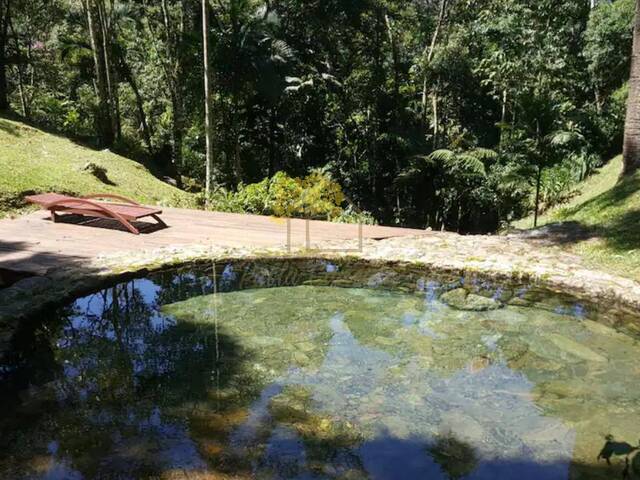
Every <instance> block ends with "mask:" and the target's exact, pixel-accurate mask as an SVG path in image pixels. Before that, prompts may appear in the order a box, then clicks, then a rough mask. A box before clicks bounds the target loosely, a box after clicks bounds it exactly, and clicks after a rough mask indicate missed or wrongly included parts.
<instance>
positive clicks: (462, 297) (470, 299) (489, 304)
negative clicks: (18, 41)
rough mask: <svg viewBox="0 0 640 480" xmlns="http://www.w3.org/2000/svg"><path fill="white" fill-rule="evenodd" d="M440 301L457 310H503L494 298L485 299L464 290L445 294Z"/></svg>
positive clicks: (457, 289) (460, 289) (458, 289)
mask: <svg viewBox="0 0 640 480" xmlns="http://www.w3.org/2000/svg"><path fill="white" fill-rule="evenodd" d="M440 301H441V302H443V303H445V304H447V305H449V306H450V307H452V308H455V309H457V310H464V311H471V312H486V311H487V310H497V309H499V308H502V306H503V305H502V303H500V302H499V301H497V300H494V299H493V298H487V297H483V296H481V295H476V294H475V293H469V292H468V291H467V290H465V289H464V288H456V289H455V290H450V291H448V292H445V293H443V294H442V295H441V296H440Z"/></svg>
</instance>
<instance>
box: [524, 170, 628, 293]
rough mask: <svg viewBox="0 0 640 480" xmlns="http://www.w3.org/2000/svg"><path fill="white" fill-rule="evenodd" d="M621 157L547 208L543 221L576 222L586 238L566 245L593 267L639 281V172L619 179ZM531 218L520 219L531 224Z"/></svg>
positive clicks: (528, 226)
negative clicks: (569, 196) (570, 195)
mask: <svg viewBox="0 0 640 480" xmlns="http://www.w3.org/2000/svg"><path fill="white" fill-rule="evenodd" d="M621 172H622V157H616V158H614V159H613V160H611V161H610V162H609V163H608V164H607V165H605V166H604V167H603V168H602V169H600V171H599V172H598V173H596V174H595V175H594V176H592V177H590V178H589V179H587V180H586V181H585V182H584V183H583V184H582V185H581V187H580V194H579V195H578V196H576V197H575V198H573V199H572V200H571V201H570V202H568V203H567V204H565V205H563V206H560V207H559V208H556V209H554V210H552V211H550V212H547V213H546V214H545V215H544V216H543V217H542V218H541V219H540V220H541V221H540V225H545V224H548V223H553V222H575V224H576V226H578V227H579V228H581V229H583V230H584V231H585V232H586V233H587V235H586V239H584V238H583V239H580V240H575V241H572V242H568V243H566V244H565V245H564V247H565V248H567V249H568V250H570V251H572V252H575V253H578V254H580V255H581V256H583V257H584V259H585V261H586V262H587V263H588V264H590V265H591V266H593V267H596V268H600V269H604V270H607V271H610V272H612V273H616V274H618V275H623V276H627V277H630V278H633V279H635V280H639V281H640V172H638V173H636V174H635V175H633V176H631V177H628V178H624V179H622V180H619V179H620V173H621ZM531 224H532V219H531V218H527V219H524V220H521V221H520V222H517V223H516V224H515V226H516V227H519V228H530V227H531Z"/></svg>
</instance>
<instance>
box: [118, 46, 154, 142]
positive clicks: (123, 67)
mask: <svg viewBox="0 0 640 480" xmlns="http://www.w3.org/2000/svg"><path fill="white" fill-rule="evenodd" d="M118 62H119V64H120V71H121V73H122V76H123V79H124V80H125V81H126V82H127V83H128V84H129V86H130V87H131V90H132V91H133V96H134V97H135V98H136V108H137V109H138V117H139V120H140V125H141V127H142V139H143V140H144V143H145V145H146V146H147V150H148V152H149V153H150V154H153V143H152V142H151V137H152V136H153V131H152V130H151V126H150V125H149V122H148V121H147V114H146V113H145V111H144V100H143V98H142V94H141V93H140V88H138V82H137V81H136V77H135V76H134V75H133V72H132V71H131V67H130V66H129V63H128V62H127V59H126V58H124V55H122V54H120V55H119V58H118Z"/></svg>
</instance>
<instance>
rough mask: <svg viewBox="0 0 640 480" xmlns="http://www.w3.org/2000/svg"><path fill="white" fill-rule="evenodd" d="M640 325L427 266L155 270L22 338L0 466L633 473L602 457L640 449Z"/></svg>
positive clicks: (215, 472)
mask: <svg viewBox="0 0 640 480" xmlns="http://www.w3.org/2000/svg"><path fill="white" fill-rule="evenodd" d="M635 328H636V327H635V324H634V323H633V322H624V323H622V322H617V321H616V319H615V318H614V317H607V316H606V315H602V313H600V314H598V313H597V312H595V310H594V309H593V306H592V305H589V304H586V303H584V302H581V301H578V300H576V299H572V298H567V297H561V296H558V295H551V294H549V293H548V292H545V291H543V290H540V289H536V288H532V287H530V286H526V285H525V286H523V285H507V284H493V283H491V282H487V281H483V280H480V279H477V278H458V277H456V276H455V275H446V276H439V275H435V274H427V273H424V272H421V271H419V270H413V271H409V270H403V269H393V268H387V267H384V268H383V267H366V268H365V267H361V266H354V265H350V264H346V263H345V264H340V263H331V262H328V261H323V260H317V261H305V262H297V263H296V262H246V263H229V264H214V265H205V266H201V267H194V268H190V269H185V270H177V271H169V272H163V273H158V274H154V275H150V276H148V277H147V278H141V279H133V280H130V281H126V282H122V283H119V284H117V285H114V286H111V287H109V288H106V289H104V290H102V291H100V292H97V293H95V294H92V295H88V296H86V297H83V298H80V299H78V300H76V301H75V302H73V303H72V304H71V305H67V306H64V307H61V308H60V309H58V310H57V311H55V312H51V314H50V316H48V317H47V318H46V319H42V320H40V321H35V322H34V324H33V325H32V326H31V327H30V328H27V329H25V331H24V332H23V333H22V334H21V336H19V337H18V341H17V342H16V347H15V351H14V352H12V353H11V355H10V356H9V357H8V358H7V360H6V362H5V364H3V365H2V370H1V373H2V382H1V384H0V385H2V390H1V391H0V393H2V413H0V422H1V423H0V425H1V426H2V429H1V430H2V439H1V440H0V446H1V447H2V455H1V456H0V477H1V478H47V479H58V478H60V479H63V478H64V479H66V478H265V479H270V478H300V479H320V478H331V479H333V478H336V479H345V480H346V479H361V478H362V479H364V478H372V479H408V478H429V479H447V478H452V479H462V478H465V479H494V478H505V479H508V478H520V479H529V478H530V479H543V480H544V479H564V478H619V476H620V474H621V473H620V472H621V470H622V468H623V467H624V460H623V458H624V455H623V456H613V457H612V459H611V460H612V463H613V464H614V465H613V466H612V467H609V466H607V465H606V462H605V461H604V460H600V461H597V460H596V457H597V456H598V454H599V453H600V452H601V449H602V448H603V445H604V444H605V436H607V435H613V438H614V439H615V441H617V442H619V444H620V445H624V442H628V444H630V446H631V448H634V447H635V446H637V445H638V444H637V439H638V437H640V428H639V427H640V425H639V424H638V421H637V419H638V418H639V413H640V390H639V389H638V388H637V379H638V373H639V368H640V367H638V366H637V363H638V357H639V354H640V344H638V341H637V339H638V336H637V332H636V330H635ZM620 448H622V447H620ZM631 458H634V457H633V456H631ZM632 463H633V462H632Z"/></svg>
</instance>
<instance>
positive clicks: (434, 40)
mask: <svg viewBox="0 0 640 480" xmlns="http://www.w3.org/2000/svg"><path fill="white" fill-rule="evenodd" d="M446 15H447V0H440V12H439V13H438V21H437V22H436V28H435V30H434V31H433V35H432V36H431V43H430V44H429V45H428V46H427V47H425V49H424V52H423V53H422V56H423V57H425V56H426V58H425V67H427V66H428V65H429V64H430V63H431V60H433V55H434V53H435V51H436V46H437V45H438V38H439V36H440V31H441V30H442V26H443V25H444V19H445V17H446ZM428 98H429V79H428V76H427V74H426V73H425V75H424V78H423V81H422V122H423V124H424V125H426V124H427V99H428Z"/></svg>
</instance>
